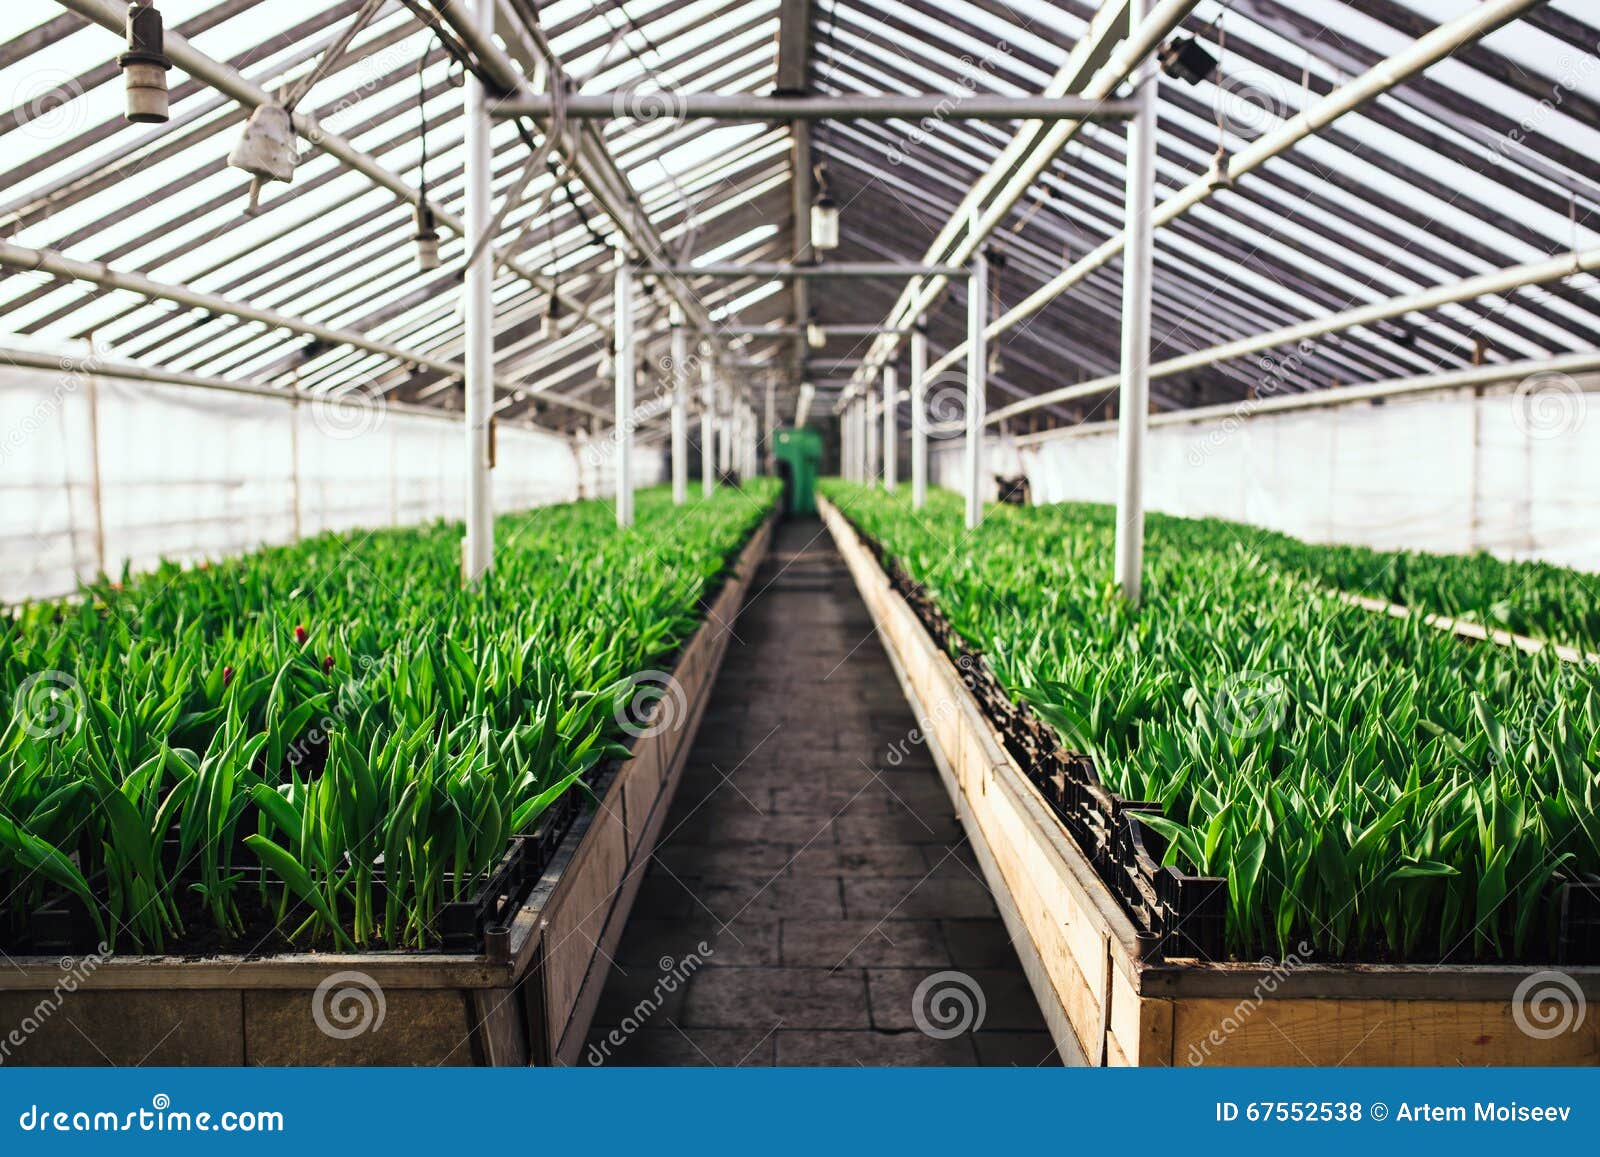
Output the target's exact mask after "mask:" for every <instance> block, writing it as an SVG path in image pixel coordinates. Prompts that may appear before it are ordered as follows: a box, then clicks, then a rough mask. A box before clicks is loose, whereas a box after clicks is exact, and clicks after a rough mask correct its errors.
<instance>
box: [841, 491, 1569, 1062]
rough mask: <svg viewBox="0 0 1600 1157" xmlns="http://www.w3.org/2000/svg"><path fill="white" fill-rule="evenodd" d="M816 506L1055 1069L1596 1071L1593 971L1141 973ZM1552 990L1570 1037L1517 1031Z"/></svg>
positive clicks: (861, 560)
mask: <svg viewBox="0 0 1600 1157" xmlns="http://www.w3.org/2000/svg"><path fill="white" fill-rule="evenodd" d="M821 505H822V516H823V519H824V521H825V522H826V523H827V526H828V529H829V531H830V532H831V533H832V535H833V538H834V541H835V543H837V545H838V547H839V551H840V553H841V554H842V555H843V556H844V559H845V562H846V564H847V565H848V566H849V568H850V572H851V574H852V575H853V576H854V578H855V581H856V586H857V588H858V589H859V590H860V592H861V597H862V598H863V599H864V600H865V601H866V604H867V606H868V608H869V609H870V610H871V612H872V617H873V621H874V623H875V624H876V625H877V629H878V634H879V637H880V638H881V639H882V641H883V644H884V648H885V649H886V650H887V651H888V653H889V658H890V661H891V662H892V663H893V665H894V667H895V671H896V673H897V675H898V676H899V679H900V682H901V685H902V686H903V687H904V689H905V692H906V696H907V698H908V699H909V700H910V702H911V706H912V708H913V710H914V711H915V712H916V714H917V718H918V720H919V727H920V728H921V730H923V731H924V732H925V733H926V735H925V738H926V741H927V743H928V746H929V749H930V751H932V753H933V755H934V759H935V762H936V763H937V764H938V766H939V770H940V774H941V776H942V777H943V779H944V781H945V787H946V789H947V790H948V791H949V792H950V797H951V799H952V800H953V801H954V803H955V806H956V810H957V813H958V814H959V816H960V818H961V823H962V826H963V828H964V829H965V831H966V834H967V836H968V837H969V838H970V840H971V842H972V846H973V849H974V851H975V853H976V855H977V858H978V861H979V863H980V864H981V865H982V867H983V872H984V875H985V877H986V878H987V880H988V883H989V886H990V888H991V890H992V891H993V892H994V895H995V900H996V902H997V903H998V905H999V907H1000V910H1001V915H1002V917H1003V918H1004V919H1005V922H1006V926H1007V928H1008V930H1009V931H1010V934H1011V937H1012V941H1013V943H1014V944H1015V946H1016V948H1017V951H1018V955H1019V957H1020V958H1021V961H1022V966H1023V969H1024V971H1025V972H1026V973H1027V975H1028V980H1029V983H1030V984H1031V985H1032V987H1033V991H1034V995H1035V996H1036V997H1037V998H1038V1001H1039V1005H1040V1008H1041V1009H1042V1011H1043V1013H1044V1016H1045V1019H1046V1021H1047V1022H1048V1023H1049V1025H1050V1030H1051V1034H1052V1036H1053V1037H1054V1038H1055V1041H1056V1044H1057V1046H1058V1047H1059V1048H1060V1050H1061V1054H1062V1056H1063V1057H1064V1058H1066V1060H1067V1061H1068V1063H1073V1062H1077V1063H1080V1064H1089V1065H1193V1064H1203V1065H1340V1064H1345V1065H1352V1064H1353V1065H1575V1064H1596V1063H1600V1007H1596V1008H1587V1007H1585V1004H1586V1003H1587V1004H1590V1005H1593V1004H1596V1003H1597V1002H1600V968H1565V969H1563V970H1562V972H1561V973H1559V974H1557V973H1553V972H1550V971H1548V970H1543V969H1538V968H1532V967H1528V968H1519V967H1499V966H1465V967H1462V966H1450V967H1445V966H1430V965H1341V964H1319V963H1317V962H1316V961H1315V959H1312V958H1307V959H1304V960H1291V961H1288V962H1285V963H1282V964H1276V965H1273V964H1270V963H1267V962H1263V963H1262V964H1210V963H1202V962H1199V961H1183V960H1177V961H1174V960H1167V961H1164V962H1161V963H1152V962H1148V961H1146V960H1144V959H1142V957H1141V944H1142V941H1144V940H1145V939H1146V938H1144V937H1141V934H1140V932H1139V930H1138V929H1137V928H1136V927H1135V925H1134V924H1133V922H1132V921H1131V920H1130V919H1129V917H1128V916H1127V914H1126V913H1125V912H1124V911H1123V910H1122V909H1121V907H1120V906H1119V905H1118V904H1117V903H1116V901H1115V899H1114V898H1113V896H1112V894H1111V892H1110V890H1109V889H1108V888H1107V887H1106V885H1105V884H1104V882H1103V881H1102V880H1101V879H1100V877H1099V876H1098V875H1097V874H1096V872H1095V871H1094V868H1093V866H1092V865H1091V864H1090V862H1089V860H1088V859H1087V858H1086V857H1085V856H1084V855H1083V853H1082V852H1081V851H1080V850H1079V848H1078V846H1077V844H1076V843H1075V842H1074V841H1073V840H1072V838H1071V837H1070V836H1069V835H1068V833H1067V831H1066V829H1065V828H1064V827H1063V826H1062V825H1061V822H1060V821H1059V820H1058V819H1057V817H1056V816H1055V814H1054V813H1053V812H1052V811H1051V810H1050V808H1049V806H1048V805H1047V803H1046V802H1045V800H1044V799H1043V798H1042V797H1041V796H1040V794H1039V792H1038V791H1037V789H1036V788H1035V787H1034V785H1033V783H1032V782H1031V781H1030V780H1029V779H1028V777H1027V776H1026V775H1025V774H1024V773H1023V771H1022V769H1021V768H1020V767H1018V766H1017V764H1016V763H1015V761H1013V760H1012V758H1011V756H1010V755H1009V753H1008V752H1007V751H1006V750H1005V748H1004V746H1003V745H1002V744H1001V743H1000V742H999V740H998V739H997V737H996V735H995V732H994V729H993V728H992V726H991V725H990V724H989V721H988V719H987V718H986V717H985V715H984V714H983V712H982V710H981V709H980V707H979V706H978V703H977V702H976V700H974V698H973V697H972V694H971V693H970V692H969V691H968V689H967V687H966V685H965V684H964V683H963V682H962V680H961V677H960V673H959V672H958V671H957V669H956V666H955V664H954V663H953V662H952V661H951V660H950V658H949V657H948V656H947V655H946V654H945V653H944V652H943V651H941V650H940V649H939V648H938V647H937V646H936V645H935V644H934V642H933V640H932V638H931V637H930V636H929V634H928V632H927V630H926V629H925V628H924V627H923V625H922V623H921V621H920V620H919V619H918V618H917V615H916V613H915V612H914V611H913V610H912V608H911V606H910V605H909V604H908V603H907V602H906V601H905V599H903V598H902V597H901V596H900V594H899V593H898V592H897V591H896V590H895V589H894V586H893V585H892V583H891V582H890V580H889V578H888V576H887V575H886V574H885V573H884V571H883V569H882V567H880V566H879V564H878V561H877V559H876V558H875V557H874V556H873V553H872V551H871V550H870V549H869V548H868V547H867V546H866V545H864V544H863V543H862V541H861V540H860V538H859V537H858V536H857V534H856V533H855V531H854V529H853V528H852V527H851V526H850V524H849V522H848V521H846V519H845V518H844V517H843V516H842V515H841V514H840V513H839V511H838V510H837V508H835V507H833V506H832V505H831V504H829V503H827V502H823V503H822V504H821ZM1558 991H1559V992H1564V993H1565V995H1566V996H1567V999H1568V1000H1569V1002H1570V1003H1571V1005H1572V1006H1573V1008H1572V1012H1571V1013H1570V1014H1567V1015H1566V1025H1567V1027H1566V1028H1565V1029H1564V1030H1563V1031H1561V1032H1558V1033H1555V1034H1554V1035H1549V1036H1545V1035H1542V1033H1541V1035H1532V1034H1530V1033H1528V1032H1525V1031H1523V1029H1522V1028H1521V1027H1520V1026H1519V1020H1521V1021H1523V1022H1524V1023H1528V1024H1529V1025H1530V1026H1531V1027H1532V1028H1534V1029H1535V1030H1541V1029H1543V1028H1545V1027H1546V1024H1545V1023H1542V1022H1540V1021H1539V1020H1537V1019H1534V1018H1531V1017H1529V1016H1528V1013H1527V1009H1528V1007H1529V1004H1528V1002H1529V1001H1530V1000H1534V999H1536V994H1538V993H1545V994H1552V993H1556V992H1558ZM1525 998H1526V999H1525ZM1545 1008H1546V1011H1551V1010H1552V1009H1553V1008H1554V1006H1545ZM1560 1019H1561V1018H1560V1017H1559V1016H1558V1018H1557V1020H1558V1021H1559V1020H1560Z"/></svg>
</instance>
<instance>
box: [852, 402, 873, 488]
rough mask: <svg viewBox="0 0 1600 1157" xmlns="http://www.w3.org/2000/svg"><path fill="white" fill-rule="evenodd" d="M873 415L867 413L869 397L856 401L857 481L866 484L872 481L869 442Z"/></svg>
mask: <svg viewBox="0 0 1600 1157" xmlns="http://www.w3.org/2000/svg"><path fill="white" fill-rule="evenodd" d="M870 423H871V416H870V415H869V414H868V413H867V399H866V398H864V397H863V398H861V399H860V400H859V401H857V402H856V473H857V481H859V482H861V483H862V484H863V485H866V484H868V483H870V482H871V481H872V465H871V457H870V453H871V447H870V446H869V445H868V443H869V442H870V441H871V438H870V437H869V431H870V428H871V427H870Z"/></svg>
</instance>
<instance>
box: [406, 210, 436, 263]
mask: <svg viewBox="0 0 1600 1157" xmlns="http://www.w3.org/2000/svg"><path fill="white" fill-rule="evenodd" d="M413 216H414V219H415V220H416V223H417V228H416V232H415V233H413V234H412V235H411V239H412V240H413V241H415V242H416V243H417V268H418V269H419V270H421V271H422V272H424V273H426V272H427V271H428V270H430V269H437V268H439V228H438V224H437V223H436V222H435V220H434V217H433V210H432V209H430V208H429V207H428V204H427V201H426V200H424V199H423V196H421V195H419V197H418V199H417V207H416V210H415V211H414V214H413Z"/></svg>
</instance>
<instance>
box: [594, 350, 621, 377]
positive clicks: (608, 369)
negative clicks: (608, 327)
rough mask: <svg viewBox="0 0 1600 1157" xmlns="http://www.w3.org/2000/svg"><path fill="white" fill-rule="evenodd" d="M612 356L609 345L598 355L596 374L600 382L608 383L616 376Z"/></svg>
mask: <svg viewBox="0 0 1600 1157" xmlns="http://www.w3.org/2000/svg"><path fill="white" fill-rule="evenodd" d="M613 356H614V355H613V353H612V350H611V346H610V345H609V344H608V345H607V346H606V348H605V349H604V350H602V351H601V353H600V369H599V371H598V372H599V375H600V380H601V381H602V382H609V381H611V380H613V379H614V378H615V377H616V376H617V367H616V365H615V363H614V362H613V360H612V359H613Z"/></svg>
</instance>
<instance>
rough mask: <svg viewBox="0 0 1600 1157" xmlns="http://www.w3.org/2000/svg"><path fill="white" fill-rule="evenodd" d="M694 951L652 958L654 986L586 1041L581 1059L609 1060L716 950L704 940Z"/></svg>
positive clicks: (595, 1063) (594, 1062)
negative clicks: (679, 956)
mask: <svg viewBox="0 0 1600 1157" xmlns="http://www.w3.org/2000/svg"><path fill="white" fill-rule="evenodd" d="M694 947H695V950H694V951H693V952H690V953H688V954H687V955H685V956H684V958H683V959H682V960H674V959H673V958H672V957H670V956H663V957H662V958H661V959H660V960H658V961H656V966H657V967H658V968H660V970H661V975H660V976H658V977H657V978H656V982H655V985H654V987H652V988H651V989H650V991H649V992H647V993H646V994H645V995H644V996H643V997H642V998H641V999H640V1000H639V1002H638V1003H637V1004H635V1005H634V1006H633V1007H632V1008H631V1009H629V1010H628V1011H627V1012H626V1013H624V1014H623V1017H622V1019H621V1020H620V1021H619V1022H617V1024H616V1026H615V1027H614V1028H612V1029H611V1030H610V1031H608V1032H607V1033H606V1034H605V1036H603V1037H601V1038H600V1039H599V1040H595V1041H590V1042H589V1051H588V1053H587V1054H585V1057H584V1059H585V1060H587V1061H588V1062H589V1064H590V1065H591V1066H593V1067H596V1068H598V1067H599V1066H601V1065H603V1064H605V1063H606V1062H607V1061H609V1060H610V1059H611V1054H612V1052H613V1051H614V1050H616V1049H619V1048H621V1047H622V1046H623V1045H625V1044H627V1043H628V1038H629V1037H631V1036H632V1035H633V1034H634V1033H636V1032H638V1031H639V1030H640V1029H641V1028H643V1027H644V1026H645V1025H646V1024H648V1023H649V1021H650V1018H651V1017H653V1016H655V1014H656V1013H658V1012H660V1011H661V1006H662V1005H664V1004H665V1003H666V1002H667V997H668V996H670V995H672V994H673V993H675V992H677V991H678V989H680V988H682V987H683V986H684V985H686V984H688V983H689V978H690V977H691V976H693V975H694V974H695V973H696V972H698V971H700V969H701V968H703V967H704V966H705V963H706V961H707V960H709V959H710V958H711V957H713V956H715V955H716V954H717V953H716V950H715V949H713V948H712V947H711V945H709V944H707V943H706V942H705V941H704V940H702V941H700V943H698V944H696V945H695V946H694Z"/></svg>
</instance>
